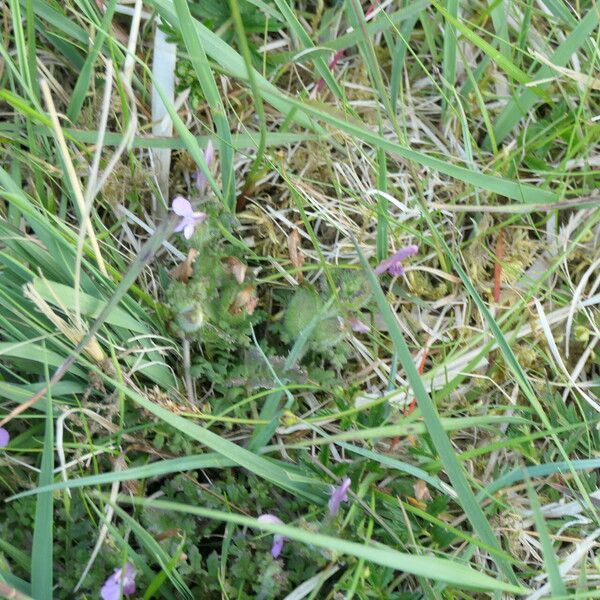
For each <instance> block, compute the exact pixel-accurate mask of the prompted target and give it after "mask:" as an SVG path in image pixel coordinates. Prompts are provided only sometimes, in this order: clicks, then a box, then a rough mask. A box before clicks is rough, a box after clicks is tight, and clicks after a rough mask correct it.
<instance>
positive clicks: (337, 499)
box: [327, 477, 352, 517]
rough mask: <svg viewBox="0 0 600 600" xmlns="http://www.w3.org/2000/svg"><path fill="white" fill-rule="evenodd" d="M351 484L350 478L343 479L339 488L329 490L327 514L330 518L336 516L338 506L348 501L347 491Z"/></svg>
mask: <svg viewBox="0 0 600 600" xmlns="http://www.w3.org/2000/svg"><path fill="white" fill-rule="evenodd" d="M351 483H352V480H351V479H350V477H344V479H343V480H342V485H340V486H339V487H334V488H333V489H332V490H331V496H330V498H329V504H328V505H327V506H329V514H330V515H331V516H332V517H335V515H337V514H338V511H339V510H340V504H341V503H342V502H347V501H348V489H349V488H350V484H351Z"/></svg>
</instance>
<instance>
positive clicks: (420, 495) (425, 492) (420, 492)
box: [413, 479, 431, 501]
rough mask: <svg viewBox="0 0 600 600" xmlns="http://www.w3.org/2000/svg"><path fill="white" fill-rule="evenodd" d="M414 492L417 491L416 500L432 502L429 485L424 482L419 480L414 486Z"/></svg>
mask: <svg viewBox="0 0 600 600" xmlns="http://www.w3.org/2000/svg"><path fill="white" fill-rule="evenodd" d="M413 490H414V491H415V498H416V499H417V500H419V501H422V500H431V494H430V493H429V488H428V487H427V484H426V483H425V482H424V481H423V480H422V479H418V480H417V481H416V482H415V484H414V485H413Z"/></svg>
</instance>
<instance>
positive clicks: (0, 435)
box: [0, 427, 10, 448]
mask: <svg viewBox="0 0 600 600" xmlns="http://www.w3.org/2000/svg"><path fill="white" fill-rule="evenodd" d="M8 442H10V433H8V431H7V430H6V429H4V427H0V448H4V447H6V446H8Z"/></svg>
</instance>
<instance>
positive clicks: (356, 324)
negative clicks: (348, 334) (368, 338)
mask: <svg viewBox="0 0 600 600" xmlns="http://www.w3.org/2000/svg"><path fill="white" fill-rule="evenodd" d="M346 321H347V322H348V325H350V328H351V329H352V331H356V333H369V331H371V328H370V327H369V326H368V325H366V324H365V323H363V322H362V321H361V320H360V319H357V318H356V317H352V316H351V317H347V318H346Z"/></svg>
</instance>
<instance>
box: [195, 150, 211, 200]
mask: <svg viewBox="0 0 600 600" xmlns="http://www.w3.org/2000/svg"><path fill="white" fill-rule="evenodd" d="M204 160H205V162H206V164H207V166H208V168H209V169H210V168H211V167H212V166H213V165H214V163H215V147H214V146H213V143H212V141H211V140H208V144H206V150H205V151H204ZM207 187H208V179H207V177H206V175H205V174H204V173H203V172H202V171H201V170H200V169H198V170H197V171H196V188H197V189H198V191H199V192H200V194H201V195H204V193H205V192H206V188H207Z"/></svg>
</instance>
